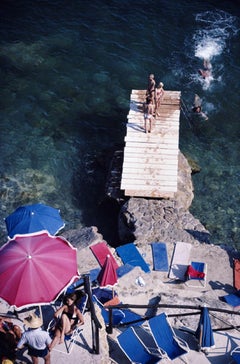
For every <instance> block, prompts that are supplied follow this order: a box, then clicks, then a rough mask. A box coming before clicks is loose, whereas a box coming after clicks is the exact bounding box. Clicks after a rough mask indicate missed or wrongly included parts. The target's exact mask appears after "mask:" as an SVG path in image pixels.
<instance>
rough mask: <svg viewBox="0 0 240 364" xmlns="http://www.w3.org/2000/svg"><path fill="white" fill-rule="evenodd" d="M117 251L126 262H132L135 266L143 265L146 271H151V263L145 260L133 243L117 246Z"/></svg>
mask: <svg viewBox="0 0 240 364" xmlns="http://www.w3.org/2000/svg"><path fill="white" fill-rule="evenodd" d="M116 251H117V254H118V255H119V257H120V258H121V259H122V261H123V263H124V264H130V265H132V266H134V267H141V268H142V270H143V271H144V272H146V273H149V272H150V268H149V265H148V264H147V263H146V262H145V260H144V259H143V257H142V256H141V254H140V253H139V251H138V249H137V248H136V246H135V245H134V244H133V243H129V244H125V245H121V246H119V247H118V248H116Z"/></svg>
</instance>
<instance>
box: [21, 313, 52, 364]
mask: <svg viewBox="0 0 240 364" xmlns="http://www.w3.org/2000/svg"><path fill="white" fill-rule="evenodd" d="M23 322H24V325H25V326H26V327H27V328H28V330H27V331H25V332H24V333H23V335H22V337H21V339H20V341H19V343H18V344H17V349H22V348H23V347H24V346H25V345H26V346H27V347H28V354H29V355H30V356H31V358H32V362H33V364H38V358H43V359H44V363H45V364H50V351H49V346H50V344H51V341H52V340H51V337H50V335H49V333H48V332H47V331H45V330H43V329H42V325H43V321H42V318H40V317H39V316H37V315H36V314H35V313H31V314H30V315H29V316H28V317H26V318H25V319H24V320H23Z"/></svg>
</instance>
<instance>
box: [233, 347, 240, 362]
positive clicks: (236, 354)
mask: <svg viewBox="0 0 240 364" xmlns="http://www.w3.org/2000/svg"><path fill="white" fill-rule="evenodd" d="M231 357H232V358H233V360H234V361H235V363H236V364H240V346H237V347H236V348H235V349H233V350H232V351H231Z"/></svg>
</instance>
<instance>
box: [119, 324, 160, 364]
mask: <svg viewBox="0 0 240 364" xmlns="http://www.w3.org/2000/svg"><path fill="white" fill-rule="evenodd" d="M117 341H118V344H119V346H120V348H121V349H122V351H123V352H124V354H125V355H126V356H127V357H128V359H129V360H130V362H131V363H141V364H155V363H158V362H159V360H160V359H161V355H160V356H159V355H158V352H157V351H156V350H155V351H154V353H151V349H148V348H147V347H146V346H145V345H144V344H143V343H142V341H140V339H139V338H138V336H137V335H136V334H135V332H134V330H133V328H132V327H129V328H128V329H126V330H125V331H123V332H122V333H121V334H120V335H118V337H117Z"/></svg>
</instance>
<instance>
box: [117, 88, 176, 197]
mask: <svg viewBox="0 0 240 364" xmlns="http://www.w3.org/2000/svg"><path fill="white" fill-rule="evenodd" d="M180 96H181V92H180V91H166V90H165V93H164V98H163V100H162V103H161V107H160V112H159V115H158V116H156V117H155V118H154V120H153V122H152V132H151V133H145V130H144V112H143V109H144V102H145V98H146V90H132V93H131V98H130V110H129V114H128V122H127V128H126V129H127V132H126V136H125V148H124V155H123V167H122V175H121V190H123V191H124V195H125V196H137V197H155V198H159V197H160V198H173V197H174V194H175V193H176V192H177V177H178V152H179V145H178V144H179V119H180Z"/></svg>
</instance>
